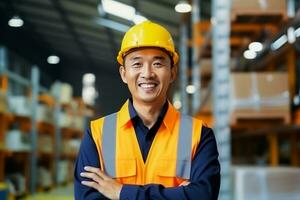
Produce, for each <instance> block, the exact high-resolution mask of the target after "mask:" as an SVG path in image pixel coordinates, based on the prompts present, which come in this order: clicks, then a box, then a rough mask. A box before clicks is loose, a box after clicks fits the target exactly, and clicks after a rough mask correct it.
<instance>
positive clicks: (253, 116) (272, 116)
mask: <svg viewBox="0 0 300 200" xmlns="http://www.w3.org/2000/svg"><path fill="white" fill-rule="evenodd" d="M261 119H264V120H266V119H268V120H280V121H282V123H283V124H290V122H291V116H290V113H289V112H287V111H281V110H257V111H256V110H238V111H234V112H233V113H232V115H231V119H230V124H232V125H236V124H238V123H239V121H241V120H253V121H258V120H261Z"/></svg>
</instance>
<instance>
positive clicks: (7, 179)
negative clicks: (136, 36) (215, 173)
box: [0, 0, 300, 200]
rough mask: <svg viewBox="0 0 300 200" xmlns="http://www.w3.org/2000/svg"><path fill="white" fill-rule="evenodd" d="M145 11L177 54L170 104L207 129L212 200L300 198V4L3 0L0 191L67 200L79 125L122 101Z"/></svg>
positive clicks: (288, 0)
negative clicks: (214, 157)
mask: <svg viewBox="0 0 300 200" xmlns="http://www.w3.org/2000/svg"><path fill="white" fill-rule="evenodd" d="M146 19H148V20H152V21H154V22H156V23H159V24H161V25H163V26H164V27H166V28H167V29H168V30H169V31H170V32H171V34H172V36H173V39H174V42H175V44H176V48H177V51H178V52H179V53H180V62H179V65H178V67H179V70H178V71H179V73H178V78H177V81H176V82H175V83H174V84H173V85H172V87H171V89H170V92H169V99H170V101H171V102H172V103H173V104H174V106H175V107H176V108H177V109H178V110H180V111H181V112H183V113H187V114H190V115H193V116H195V117H197V118H199V119H202V120H203V121H204V123H206V124H207V125H208V126H210V127H213V128H214V132H215V135H216V138H217V142H218V149H219V152H220V162H221V165H222V173H221V174H222V184H221V191H220V198H219V199H220V200H223V199H224V200H248V199H249V200H250V199H251V200H254V199H255V200H299V199H300V168H299V167H300V144H299V133H300V79H299V78H300V57H299V55H300V39H299V38H300V3H299V1H298V0H228V1H225V0H202V1H201V0H193V1H192V0H189V1H178V0H118V1H117V0H1V1H0V199H1V200H2V199H3V200H7V199H10V200H13V199H28V200H29V199H43V200H45V199H63V200H64V199H73V188H72V187H73V186H72V184H73V167H74V162H75V159H76V154H77V152H78V149H79V145H80V142H81V138H82V136H83V134H84V130H85V129H86V128H87V126H88V122H89V121H90V120H92V119H95V118H98V117H101V116H104V115H106V114H109V113H112V112H116V111H117V110H118V109H119V108H120V106H121V105H122V104H123V103H124V101H125V100H126V99H127V98H128V96H129V93H128V90H127V87H126V85H124V84H123V83H122V82H121V79H120V77H119V73H118V67H119V65H118V64H117V61H116V56H117V53H118V50H119V48H120V44H121V40H122V37H123V35H124V33H125V32H126V31H127V30H128V29H129V27H131V26H132V25H134V24H138V23H140V22H142V21H144V20H146Z"/></svg>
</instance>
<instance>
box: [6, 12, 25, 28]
mask: <svg viewBox="0 0 300 200" xmlns="http://www.w3.org/2000/svg"><path fill="white" fill-rule="evenodd" d="M23 24H24V21H23V20H22V19H21V18H20V17H19V16H17V15H15V16H13V17H12V18H11V19H10V20H9V21H8V25H9V26H11V27H21V26H23Z"/></svg>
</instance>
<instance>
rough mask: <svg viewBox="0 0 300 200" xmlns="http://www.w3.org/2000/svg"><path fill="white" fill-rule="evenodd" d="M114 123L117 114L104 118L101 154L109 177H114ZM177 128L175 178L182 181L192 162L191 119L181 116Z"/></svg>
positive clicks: (185, 177)
mask: <svg viewBox="0 0 300 200" xmlns="http://www.w3.org/2000/svg"><path fill="white" fill-rule="evenodd" d="M116 121H117V113H114V114H111V115H108V116H106V117H105V118H104V124H103V133H102V134H103V136H102V154H103V160H104V165H105V171H106V173H107V174H108V175H109V176H111V177H115V176H116V170H115V169H116V160H115V159H116V158H115V156H116V125H117V124H116ZM179 126H180V127H179V139H178V145H177V161H176V176H177V177H181V178H183V179H189V178H190V171H191V162H192V158H191V156H192V155H191V149H192V135H193V132H192V130H193V122H192V118H191V117H189V116H187V115H181V118H180V125H179Z"/></svg>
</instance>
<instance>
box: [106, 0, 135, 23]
mask: <svg viewBox="0 0 300 200" xmlns="http://www.w3.org/2000/svg"><path fill="white" fill-rule="evenodd" d="M102 7H103V10H104V11H105V12H107V13H109V14H112V15H115V16H118V17H121V18H124V19H127V20H133V19H134V16H135V8H134V7H132V6H129V5H126V4H124V3H120V2H118V1H113V0H102Z"/></svg>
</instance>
